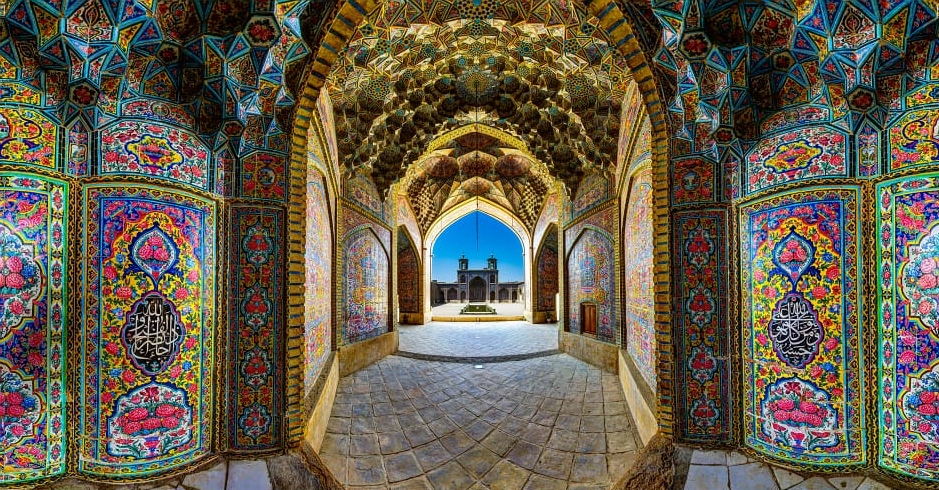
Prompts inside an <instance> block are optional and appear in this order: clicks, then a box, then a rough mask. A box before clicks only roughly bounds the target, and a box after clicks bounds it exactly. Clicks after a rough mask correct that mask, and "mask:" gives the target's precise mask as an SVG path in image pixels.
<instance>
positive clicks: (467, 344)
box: [398, 321, 558, 357]
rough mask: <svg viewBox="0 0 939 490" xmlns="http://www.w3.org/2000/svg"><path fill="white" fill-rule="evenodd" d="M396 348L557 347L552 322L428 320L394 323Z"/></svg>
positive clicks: (437, 352) (453, 351)
mask: <svg viewBox="0 0 939 490" xmlns="http://www.w3.org/2000/svg"><path fill="white" fill-rule="evenodd" d="M398 342H399V344H398V345H399V346H398V349H399V350H400V351H402V352H406V353H415V354H424V355H434V356H448V357H483V356H487V357H488V356H510V355H519V354H531V353H537V352H545V351H557V348H558V329H557V325H556V324H545V325H533V324H531V323H528V322H520V321H512V322H479V323H476V322H429V323H427V324H425V325H414V326H410V325H401V326H400V327H398Z"/></svg>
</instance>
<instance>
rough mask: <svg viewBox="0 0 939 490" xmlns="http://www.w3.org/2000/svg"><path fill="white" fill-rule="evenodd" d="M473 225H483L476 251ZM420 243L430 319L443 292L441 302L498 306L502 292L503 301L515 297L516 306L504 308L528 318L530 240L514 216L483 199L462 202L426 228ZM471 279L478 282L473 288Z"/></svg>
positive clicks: (427, 313) (426, 309) (427, 315)
mask: <svg viewBox="0 0 939 490" xmlns="http://www.w3.org/2000/svg"><path fill="white" fill-rule="evenodd" d="M476 213H478V215H476ZM477 220H479V222H480V223H481V225H480V235H479V237H478V243H479V245H478V248H477V244H476V243H477V236H476V226H477V225H476V221H477ZM485 232H488V233H489V234H488V235H487V234H486V233H485ZM493 234H494V235H495V236H497V237H498V238H497V239H496V238H494V236H493ZM424 243H425V244H426V246H425V248H424V254H425V256H424V260H423V263H424V264H427V266H426V267H425V268H424V287H425V290H424V291H425V293H424V298H427V299H426V300H425V302H424V304H425V316H426V317H427V318H428V319H429V318H431V315H432V310H433V308H434V306H435V305H434V304H432V303H433V298H441V291H445V292H446V293H445V296H443V297H445V298H446V300H445V301H446V302H447V303H450V302H452V301H453V300H456V301H459V302H461V303H462V302H473V301H477V302H498V301H499V298H500V297H499V290H500V289H505V290H506V298H511V297H512V296H513V294H512V292H515V293H516V294H515V301H514V302H513V301H508V303H512V304H515V305H517V310H518V313H517V314H518V315H521V316H526V317H527V316H528V315H530V304H529V303H528V301H527V298H528V297H530V290H531V274H532V265H531V259H530V255H531V254H530V253H526V251H528V250H530V247H531V243H532V239H531V235H530V234H529V231H528V228H527V227H526V226H525V224H524V223H522V222H521V221H520V220H519V219H518V217H517V216H515V215H514V214H513V213H511V212H509V211H508V210H506V209H505V208H503V207H502V206H499V205H497V204H495V203H492V202H490V201H488V200H486V199H471V200H466V201H464V202H463V203H460V204H458V205H455V206H453V207H452V208H451V209H449V210H447V211H445V212H444V213H442V214H441V216H439V217H438V218H437V219H436V220H435V221H434V222H433V223H432V224H431V225H430V227H429V229H428V231H427V234H426V236H425V238H424ZM497 250H498V251H499V253H496V252H497ZM467 255H468V256H469V257H467ZM474 278H478V279H480V281H477V282H475V283H474ZM471 284H476V285H477V288H478V289H479V290H480V291H481V294H479V295H475V296H474V294H473V292H472V291H471V288H470V285H471ZM451 291H452V292H453V293H452V294H451ZM492 293H495V294H492ZM457 298H459V299H457ZM511 311H513V312H514V311H515V309H512V310H511Z"/></svg>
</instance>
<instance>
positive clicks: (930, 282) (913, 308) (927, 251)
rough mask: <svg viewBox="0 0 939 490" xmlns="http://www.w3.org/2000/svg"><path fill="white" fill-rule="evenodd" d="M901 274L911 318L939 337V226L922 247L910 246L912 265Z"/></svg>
mask: <svg viewBox="0 0 939 490" xmlns="http://www.w3.org/2000/svg"><path fill="white" fill-rule="evenodd" d="M901 273H902V278H903V279H902V287H901V290H902V292H903V295H904V296H905V297H906V298H907V299H909V301H910V311H909V316H910V318H911V319H915V320H918V321H919V322H920V323H921V324H922V325H923V326H924V327H925V328H926V329H928V330H929V332H930V333H932V335H933V336H936V337H939V226H934V227H933V228H932V230H930V232H929V234H927V235H925V236H924V237H923V239H922V240H921V241H920V242H919V245H910V258H909V262H907V263H906V264H905V265H904V267H903V270H902V272H901Z"/></svg>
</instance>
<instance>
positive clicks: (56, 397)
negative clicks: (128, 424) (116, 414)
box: [0, 172, 68, 485]
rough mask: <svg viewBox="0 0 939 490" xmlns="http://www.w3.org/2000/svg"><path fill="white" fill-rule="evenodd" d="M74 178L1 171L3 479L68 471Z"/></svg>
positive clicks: (0, 453) (23, 479)
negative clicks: (68, 341) (67, 391)
mask: <svg viewBox="0 0 939 490" xmlns="http://www.w3.org/2000/svg"><path fill="white" fill-rule="evenodd" d="M67 203H68V185H67V184H66V183H65V182H62V181H59V180H56V179H50V178H46V177H36V176H29V175H26V174H17V173H12V172H2V173H0V409H2V411H0V467H2V471H0V485H2V484H3V483H8V482H19V483H23V482H29V481H33V480H38V479H41V478H45V477H49V476H54V475H60V474H62V473H64V472H65V469H66V460H65V447H66V433H65V424H66V417H67V416H66V413H65V401H66V398H65V373H66V369H65V367H66V365H65V350H66V348H65V322H66V303H65V298H66V297H67V291H66V289H67V285H68V277H67V268H66V267H65V260H66V253H67V246H66V240H67V237H68V229H67V226H68V220H67V215H68V209H67Z"/></svg>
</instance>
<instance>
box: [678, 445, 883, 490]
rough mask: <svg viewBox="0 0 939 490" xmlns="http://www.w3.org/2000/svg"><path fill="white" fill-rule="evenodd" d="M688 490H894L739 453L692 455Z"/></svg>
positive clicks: (857, 478)
mask: <svg viewBox="0 0 939 490" xmlns="http://www.w3.org/2000/svg"><path fill="white" fill-rule="evenodd" d="M684 488H685V490H890V488H891V487H889V486H886V485H884V484H883V483H880V482H878V481H876V480H873V479H871V478H867V477H864V476H824V475H817V474H808V473H801V472H797V471H791V470H785V469H782V468H778V467H775V466H772V465H767V464H765V463H761V462H759V461H756V460H753V459H750V458H748V457H746V456H744V455H742V454H740V453H738V452H736V451H700V450H694V451H693V452H692V454H691V465H690V466H689V467H688V476H687V479H686V480H685V486H684Z"/></svg>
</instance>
